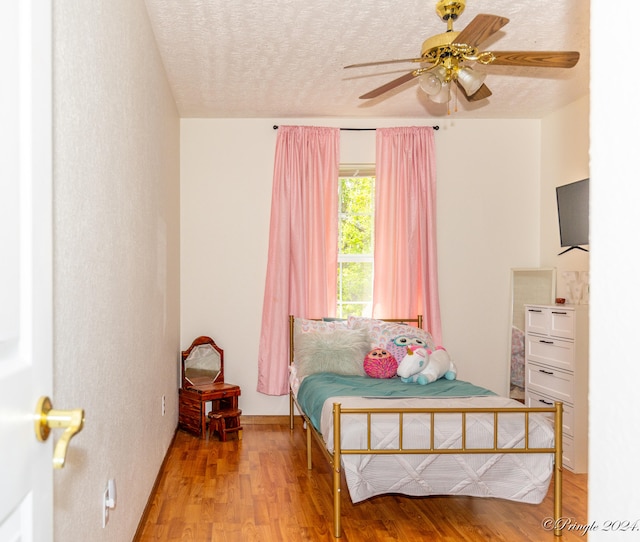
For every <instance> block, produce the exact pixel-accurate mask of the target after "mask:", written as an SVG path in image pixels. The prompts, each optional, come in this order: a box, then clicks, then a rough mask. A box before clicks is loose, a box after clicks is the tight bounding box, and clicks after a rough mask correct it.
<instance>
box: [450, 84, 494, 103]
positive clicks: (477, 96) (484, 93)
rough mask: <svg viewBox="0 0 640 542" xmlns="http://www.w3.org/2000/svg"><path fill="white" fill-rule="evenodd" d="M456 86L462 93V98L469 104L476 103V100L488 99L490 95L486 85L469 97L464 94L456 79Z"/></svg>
mask: <svg viewBox="0 0 640 542" xmlns="http://www.w3.org/2000/svg"><path fill="white" fill-rule="evenodd" d="M456 85H458V88H459V89H460V91H461V92H462V94H463V95H464V97H465V98H466V99H467V101H469V102H477V101H478V100H484V99H485V98H488V97H489V96H491V94H492V92H491V90H489V87H488V86H487V85H485V84H484V83H483V84H482V86H481V87H480V88H479V89H478V90H476V91H475V92H474V93H473V94H472V95H471V96H468V95H467V93H466V92H465V90H464V88H463V86H462V85H461V84H460V82H459V81H458V80H457V79H456Z"/></svg>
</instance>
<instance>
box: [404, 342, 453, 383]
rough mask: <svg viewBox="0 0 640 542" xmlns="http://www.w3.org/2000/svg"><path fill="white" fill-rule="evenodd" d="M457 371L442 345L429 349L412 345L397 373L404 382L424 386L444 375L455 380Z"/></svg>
mask: <svg viewBox="0 0 640 542" xmlns="http://www.w3.org/2000/svg"><path fill="white" fill-rule="evenodd" d="M457 372H458V371H457V369H456V366H455V364H454V363H453V361H452V360H451V358H450V357H449V353H448V352H447V351H446V350H445V349H444V348H443V347H442V346H438V347H437V348H436V349H435V350H427V349H426V348H423V347H418V346H415V345H411V346H409V347H408V348H407V355H406V356H405V357H404V358H403V359H402V361H401V362H400V365H398V371H397V374H398V376H399V377H400V378H401V379H402V381H403V382H417V383H418V384H421V385H423V386H424V385H425V384H429V383H430V382H435V381H436V380H438V379H439V378H443V377H444V378H446V379H447V380H455V379H456V376H457Z"/></svg>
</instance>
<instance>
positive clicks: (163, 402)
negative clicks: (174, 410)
mask: <svg viewBox="0 0 640 542" xmlns="http://www.w3.org/2000/svg"><path fill="white" fill-rule="evenodd" d="M165 407H166V400H165V396H164V395H163V396H162V415H163V416H164V413H165V412H166V408H165Z"/></svg>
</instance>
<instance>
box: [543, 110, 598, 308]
mask: <svg viewBox="0 0 640 542" xmlns="http://www.w3.org/2000/svg"><path fill="white" fill-rule="evenodd" d="M541 163H542V169H541V175H540V202H541V204H540V239H541V245H540V254H541V265H542V266H544V267H555V268H556V269H557V271H558V273H557V277H558V280H557V295H558V297H565V298H566V297H569V295H568V291H567V288H566V281H565V280H564V278H563V276H562V274H563V272H564V271H589V253H588V252H583V251H581V250H571V251H569V252H567V253H566V254H562V255H561V256H559V255H558V254H559V253H560V252H562V251H563V250H564V249H561V248H560V230H559V228H558V207H557V202H556V187H557V186H561V185H564V184H568V183H571V182H574V181H579V180H581V179H586V178H587V177H589V98H588V97H586V98H583V99H581V100H578V101H576V102H574V103H572V104H570V105H568V106H567V107H564V108H563V109H561V110H560V111H556V112H555V113H554V114H553V115H549V116H548V117H546V118H545V119H544V120H543V123H542V153H541ZM586 248H587V249H588V248H589V247H588V246H587V247H586Z"/></svg>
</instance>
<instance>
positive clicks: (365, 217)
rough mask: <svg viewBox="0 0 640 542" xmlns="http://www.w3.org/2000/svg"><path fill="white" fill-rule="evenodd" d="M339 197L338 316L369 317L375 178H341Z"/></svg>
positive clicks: (371, 291) (371, 283)
mask: <svg viewBox="0 0 640 542" xmlns="http://www.w3.org/2000/svg"><path fill="white" fill-rule="evenodd" d="M370 169H373V168H370ZM338 195H339V215H338V221H339V223H338V235H339V238H338V276H337V280H338V292H337V293H338V303H337V315H338V316H339V317H342V318H345V317H347V316H350V315H356V316H371V302H372V298H373V244H374V231H373V230H374V209H375V205H374V198H375V177H372V176H368V177H340V179H339V191H338Z"/></svg>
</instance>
